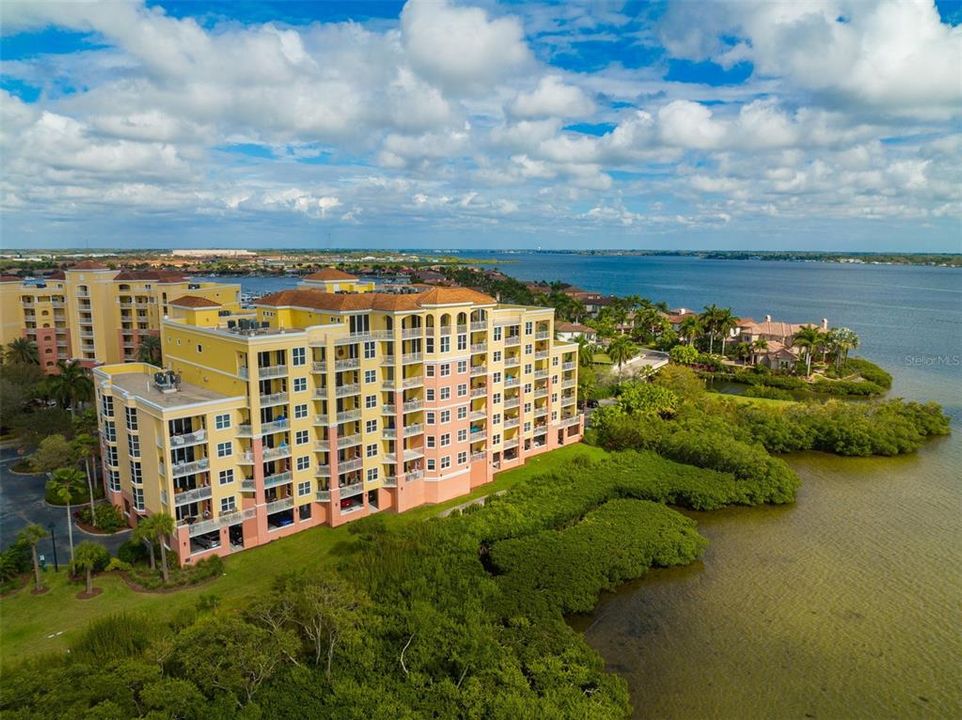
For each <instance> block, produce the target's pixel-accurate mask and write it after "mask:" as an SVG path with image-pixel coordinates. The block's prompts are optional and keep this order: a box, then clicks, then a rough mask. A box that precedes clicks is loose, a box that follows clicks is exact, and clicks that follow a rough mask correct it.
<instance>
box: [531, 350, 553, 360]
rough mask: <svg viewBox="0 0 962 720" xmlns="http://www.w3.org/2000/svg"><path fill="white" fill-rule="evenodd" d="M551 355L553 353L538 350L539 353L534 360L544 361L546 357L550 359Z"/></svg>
mask: <svg viewBox="0 0 962 720" xmlns="http://www.w3.org/2000/svg"><path fill="white" fill-rule="evenodd" d="M549 355H551V353H550V352H549V351H548V350H538V352H536V353H535V354H534V359H535V360H544V359H545V358H546V357H548V356H549Z"/></svg>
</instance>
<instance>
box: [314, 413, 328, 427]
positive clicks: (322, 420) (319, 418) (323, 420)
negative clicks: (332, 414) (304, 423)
mask: <svg viewBox="0 0 962 720" xmlns="http://www.w3.org/2000/svg"><path fill="white" fill-rule="evenodd" d="M314 424H315V425H327V415H315V416H314Z"/></svg>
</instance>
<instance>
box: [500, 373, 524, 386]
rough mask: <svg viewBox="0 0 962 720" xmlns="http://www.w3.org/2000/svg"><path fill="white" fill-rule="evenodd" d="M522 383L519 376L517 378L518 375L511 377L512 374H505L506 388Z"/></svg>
mask: <svg viewBox="0 0 962 720" xmlns="http://www.w3.org/2000/svg"><path fill="white" fill-rule="evenodd" d="M520 384H521V381H520V380H519V379H518V378H516V377H510V376H508V375H505V376H504V386H505V387H506V388H509V387H517V386H518V385H520Z"/></svg>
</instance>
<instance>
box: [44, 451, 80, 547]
mask: <svg viewBox="0 0 962 720" xmlns="http://www.w3.org/2000/svg"><path fill="white" fill-rule="evenodd" d="M83 480H84V476H83V473H81V472H80V471H79V470H78V469H77V468H69V467H67V468H60V469H59V470H54V471H53V474H52V475H51V477H50V481H51V483H53V489H54V493H56V495H57V497H58V498H60V500H61V501H63V502H64V503H65V504H66V505H67V542H68V544H69V545H70V559H71V560H73V516H72V513H71V510H70V503H71V502H72V501H73V494H74V493H75V492H76V491H77V490H79V489H80V488H81V487H82V483H83Z"/></svg>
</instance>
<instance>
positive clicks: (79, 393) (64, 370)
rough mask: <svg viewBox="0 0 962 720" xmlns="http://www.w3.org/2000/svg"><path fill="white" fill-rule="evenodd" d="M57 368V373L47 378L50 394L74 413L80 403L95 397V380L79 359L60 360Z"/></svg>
mask: <svg viewBox="0 0 962 720" xmlns="http://www.w3.org/2000/svg"><path fill="white" fill-rule="evenodd" d="M57 370H58V371H59V372H58V373H57V374H56V375H51V376H50V377H49V378H48V379H47V385H48V388H49V392H50V395H51V396H52V397H53V398H54V399H56V400H57V402H58V403H60V406H61V407H63V408H65V409H69V410H70V414H71V415H73V414H74V413H75V412H76V410H77V406H78V405H80V404H82V403H84V402H86V401H87V400H89V399H90V398H91V397H93V392H94V384H93V381H92V380H91V379H90V374H89V372H88V371H87V368H85V367H84V366H83V365H81V364H80V361H79V360H71V361H69V362H67V361H66V360H58V361H57Z"/></svg>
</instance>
